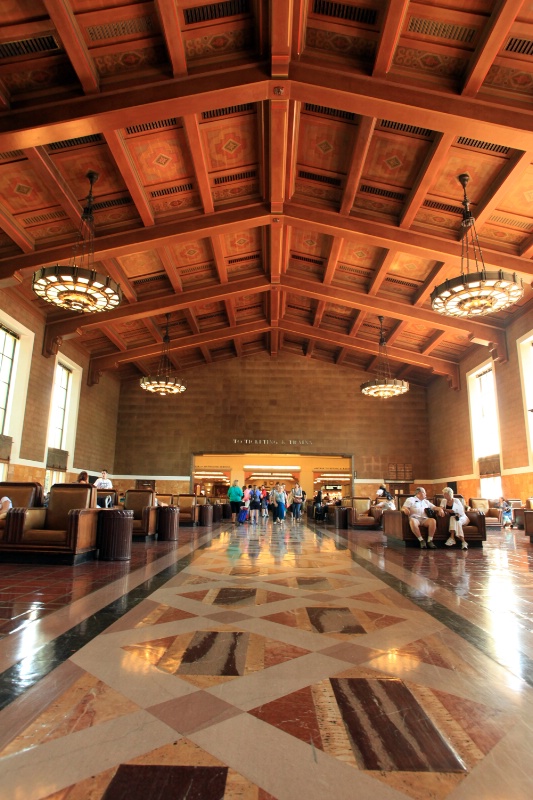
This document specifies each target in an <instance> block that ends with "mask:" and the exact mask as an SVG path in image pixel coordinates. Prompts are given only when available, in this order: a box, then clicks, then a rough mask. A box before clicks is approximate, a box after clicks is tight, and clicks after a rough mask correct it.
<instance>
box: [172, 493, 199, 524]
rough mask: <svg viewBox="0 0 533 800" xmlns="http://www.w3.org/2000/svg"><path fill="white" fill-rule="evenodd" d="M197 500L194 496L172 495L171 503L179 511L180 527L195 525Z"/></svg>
mask: <svg viewBox="0 0 533 800" xmlns="http://www.w3.org/2000/svg"><path fill="white" fill-rule="evenodd" d="M197 500H198V498H197V497H196V495H195V494H178V495H172V502H173V503H174V504H175V505H177V506H179V509H180V525H196V524H197V523H198V505H197Z"/></svg>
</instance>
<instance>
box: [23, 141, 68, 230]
mask: <svg viewBox="0 0 533 800" xmlns="http://www.w3.org/2000/svg"><path fill="white" fill-rule="evenodd" d="M24 155H25V156H26V158H27V159H28V162H29V164H31V167H32V169H33V170H34V171H35V173H36V174H37V175H38V176H39V177H40V178H41V180H42V181H43V182H44V183H45V185H46V188H47V189H48V190H49V191H50V192H51V193H52V194H53V195H54V197H55V198H56V200H57V202H58V203H59V205H60V206H61V208H62V209H63V211H64V212H65V213H66V215H67V216H68V217H69V219H71V220H72V222H73V223H74V224H75V225H76V227H77V228H79V227H80V225H81V215H82V213H83V209H82V207H81V205H80V203H79V201H78V198H77V197H76V195H75V194H74V192H73V191H72V189H71V188H70V186H69V185H68V183H67V182H66V180H65V179H64V177H63V176H62V174H61V173H60V171H59V170H58V168H57V167H56V165H55V164H54V162H53V160H52V159H51V158H50V156H49V155H48V153H47V152H46V150H45V149H44V147H30V148H28V149H27V150H24Z"/></svg>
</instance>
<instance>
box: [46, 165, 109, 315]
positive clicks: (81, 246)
mask: <svg viewBox="0 0 533 800" xmlns="http://www.w3.org/2000/svg"><path fill="white" fill-rule="evenodd" d="M86 177H87V178H88V180H89V183H90V187H91V188H90V190H89V194H88V196H87V200H86V206H85V207H84V209H83V213H82V215H81V224H80V230H79V237H78V241H77V242H76V244H75V245H74V249H73V253H72V258H71V260H70V263H69V264H67V265H66V266H61V265H60V264H55V265H54V266H52V267H43V268H42V269H39V270H37V272H35V273H34V274H33V280H32V287H33V291H34V292H35V294H37V295H38V296H39V297H41V298H42V299H43V300H46V302H47V303H52V304H53V305H56V306H59V307H60V308H66V309H67V310H68V311H79V312H81V313H84V312H87V313H90V312H95V311H110V310H111V309H112V308H116V306H118V305H119V304H120V302H121V301H122V292H121V289H120V286H119V285H118V283H115V281H114V280H112V279H111V278H110V277H109V276H108V275H101V274H99V273H98V272H96V271H95V270H94V268H93V263H94V217H93V186H94V184H95V183H96V181H97V180H98V173H97V172H93V171H92V170H90V171H89V172H88V173H87V175H86Z"/></svg>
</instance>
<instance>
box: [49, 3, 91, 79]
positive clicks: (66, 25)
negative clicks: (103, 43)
mask: <svg viewBox="0 0 533 800" xmlns="http://www.w3.org/2000/svg"><path fill="white" fill-rule="evenodd" d="M44 6H45V8H46V10H47V12H48V16H49V17H50V19H51V20H52V22H53V23H54V26H55V28H56V30H57V32H58V34H59V38H60V39H61V44H62V45H63V48H64V50H65V52H66V54H67V56H68V59H69V61H70V63H71V64H72V67H73V69H74V72H75V73H76V75H77V76H78V80H79V82H80V84H81V86H82V88H83V91H84V92H85V94H95V93H96V92H98V91H100V79H99V76H98V72H97V70H96V65H95V63H94V60H93V59H92V57H91V55H90V53H89V48H88V47H87V45H86V44H85V40H84V38H83V34H82V32H81V30H80V27H79V25H78V22H77V20H76V17H75V16H74V13H73V11H72V9H71V7H70V3H67V2H65V0H44Z"/></svg>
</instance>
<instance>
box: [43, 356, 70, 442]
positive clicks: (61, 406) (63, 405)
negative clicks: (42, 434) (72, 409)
mask: <svg viewBox="0 0 533 800" xmlns="http://www.w3.org/2000/svg"><path fill="white" fill-rule="evenodd" d="M71 376H72V372H71V370H70V369H68V368H67V367H65V366H64V365H63V364H60V363H59V362H58V363H57V364H56V372H55V377H54V392H53V395H52V416H51V420H50V431H49V436H48V446H49V447H57V448H59V449H64V448H65V444H66V436H67V424H66V423H67V417H68V413H67V412H68V403H69V395H70V381H71Z"/></svg>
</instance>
